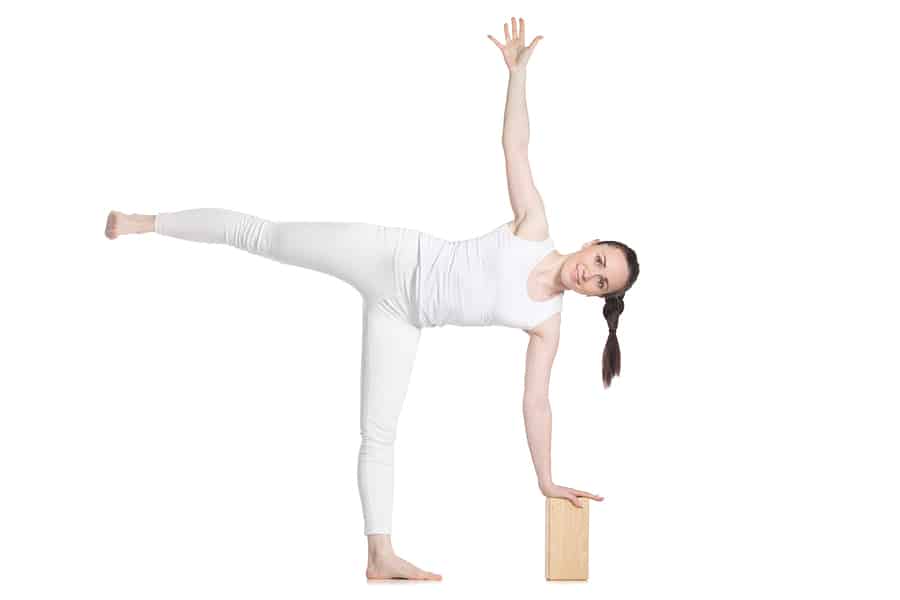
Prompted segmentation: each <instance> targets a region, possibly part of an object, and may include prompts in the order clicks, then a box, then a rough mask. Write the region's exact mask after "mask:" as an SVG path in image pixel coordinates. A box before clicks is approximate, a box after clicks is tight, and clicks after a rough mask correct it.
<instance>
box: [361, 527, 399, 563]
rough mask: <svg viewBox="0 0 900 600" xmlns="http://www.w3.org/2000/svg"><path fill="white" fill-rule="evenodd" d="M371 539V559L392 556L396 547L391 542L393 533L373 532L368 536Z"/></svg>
mask: <svg viewBox="0 0 900 600" xmlns="http://www.w3.org/2000/svg"><path fill="white" fill-rule="evenodd" d="M367 537H368V540H369V559H370V560H371V559H374V558H379V557H382V556H392V555H393V554H394V547H393V545H392V544H391V534H389V533H372V534H369V535H368V536H367Z"/></svg>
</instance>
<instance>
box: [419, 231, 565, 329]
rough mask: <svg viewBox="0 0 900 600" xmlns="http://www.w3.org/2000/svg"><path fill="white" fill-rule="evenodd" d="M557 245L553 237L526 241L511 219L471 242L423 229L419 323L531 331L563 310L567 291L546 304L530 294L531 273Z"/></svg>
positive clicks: (420, 242)
mask: <svg viewBox="0 0 900 600" xmlns="http://www.w3.org/2000/svg"><path fill="white" fill-rule="evenodd" d="M553 249H554V244H553V240H552V239H551V238H549V237H548V238H547V239H545V240H543V241H540V242H535V241H531V240H525V239H522V238H520V237H517V236H516V235H514V234H513V232H512V231H511V230H510V228H509V226H508V224H507V223H504V224H503V225H501V226H499V227H497V228H495V229H493V230H491V231H490V232H488V233H486V234H484V235H482V236H479V237H476V238H471V239H467V240H457V241H450V240H445V239H442V238H439V237H435V236H433V235H430V234H428V233H425V232H419V261H418V266H417V267H416V279H417V283H416V286H415V289H416V302H415V304H416V310H415V311H414V312H415V314H416V315H417V318H418V326H419V327H441V326H443V325H462V326H488V325H500V326H504V327H515V328H518V329H524V330H529V329H532V328H533V327H535V326H537V325H538V324H540V323H541V322H542V321H544V320H546V319H547V318H549V317H550V316H552V315H554V314H556V313H558V312H560V311H561V310H562V297H563V293H562V292H561V293H559V294H557V295H555V296H553V297H551V298H549V299H547V300H544V301H541V302H538V301H536V300H532V299H531V298H530V297H529V296H528V287H527V285H528V275H529V274H530V273H531V270H532V269H533V268H534V267H535V265H537V264H538V263H539V262H540V261H541V259H543V258H544V257H545V256H547V255H548V254H550V252H551V251H552V250H553Z"/></svg>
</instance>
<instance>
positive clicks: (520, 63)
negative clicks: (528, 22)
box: [488, 17, 544, 71]
mask: <svg viewBox="0 0 900 600" xmlns="http://www.w3.org/2000/svg"><path fill="white" fill-rule="evenodd" d="M511 22H512V36H511V37H510V35H509V23H504V24H503V34H504V35H505V36H506V44H501V43H500V42H498V41H497V40H495V39H494V36H492V35H491V34H488V38H489V39H490V40H491V41H492V42H494V43H495V44H496V45H497V47H498V48H500V51H501V52H502V53H503V60H504V61H506V66H507V67H509V70H510V71H517V70H521V69H524V68H525V66H526V65H527V64H528V59H529V58H530V57H531V53H532V52H533V51H534V49H535V47H536V46H537V43H538V41H540V40H542V39H544V36H542V35H539V36H537V37H536V38H534V39H533V40H532V41H531V44H529V45H528V46H526V45H525V19H522V18H521V17H520V18H519V22H518V26H516V18H515V17H513V18H512V19H511Z"/></svg>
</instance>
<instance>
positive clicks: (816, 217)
mask: <svg viewBox="0 0 900 600" xmlns="http://www.w3.org/2000/svg"><path fill="white" fill-rule="evenodd" d="M315 7H316V8H315V9H310V8H305V7H303V5H301V4H300V3H294V2H260V1H255V2H201V1H198V0H183V1H178V2H172V1H160V0H157V1H155V2H152V3H151V2H143V3H137V2H111V1H107V2H99V1H86V2H80V3H69V2H41V1H29V2H24V1H21V2H17V1H12V2H5V3H3V4H2V5H0V86H2V93H0V105H2V110H0V198H2V200H3V215H2V218H3V228H2V235H0V244H2V248H0V251H2V256H3V259H2V261H3V281H4V286H3V287H4V289H5V290H6V292H5V293H4V294H3V296H2V303H3V311H2V315H3V335H2V351H3V355H4V356H3V358H4V360H3V377H2V380H0V386H2V387H0V396H2V400H0V402H2V403H0V486H2V493H0V505H2V506H0V565H2V566H0V570H2V572H0V596H2V597H4V598H16V599H18V598H63V597H65V598H72V597H85V598H87V597H90V598H92V599H99V598H129V599H135V598H160V597H165V598H198V597H215V598H232V597H233V598H251V597H259V598H263V597H264V598H297V597H304V595H305V594H308V593H310V592H312V591H319V593H326V594H329V595H330V594H337V593H344V592H347V593H353V592H354V590H356V593H366V594H384V595H387V594H391V595H393V594H396V593H399V592H398V591H397V590H396V587H395V586H397V585H400V586H405V585H423V586H425V587H420V588H419V589H418V591H419V592H421V593H423V594H428V595H436V596H437V595H448V594H452V593H469V591H470V590H472V591H474V590H478V591H480V592H500V591H507V592H509V593H513V594H527V593H534V594H538V593H539V594H542V595H543V594H546V593H551V594H559V595H564V594H566V595H568V594H571V595H573V596H577V597H587V596H590V597H593V598H596V597H598V596H597V595H598V594H602V597H604V598H650V597H666V596H668V597H671V596H673V595H677V596H684V597H688V596H690V597H692V598H723V597H728V598H751V597H753V598H756V597H760V596H764V597H767V598H796V597H820V598H821V597H839V596H840V597H846V596H849V595H853V596H854V597H864V598H896V597H897V594H898V592H900V585H898V583H897V579H896V572H891V571H890V569H896V567H897V563H898V559H900V550H898V543H897V539H898V536H900V519H898V517H897V508H896V507H897V506H898V502H900V493H898V490H897V459H896V457H897V455H898V450H900V448H898V445H900V444H898V442H897V437H896V431H897V427H898V414H900V411H898V408H897V405H896V401H897V399H898V393H897V392H898V389H897V384H896V383H895V382H894V380H893V374H892V372H891V370H892V368H894V367H895V366H896V363H897V350H896V346H897V333H898V323H897V316H896V315H897V309H896V306H897V300H898V298H897V292H896V289H895V287H894V281H893V280H894V273H895V272H896V268H897V260H898V258H900V256H898V252H897V251H896V242H895V240H894V232H895V230H896V220H892V219H889V218H888V215H889V214H890V213H891V210H892V209H893V208H894V206H893V205H894V204H896V203H897V201H898V199H900V194H898V192H900V183H898V159H900V146H898V134H900V119H898V111H897V107H898V106H900V89H898V66H900V65H898V62H900V61H898V60H897V58H898V56H900V48H898V46H900V42H898V38H897V35H896V32H897V27H898V19H897V14H896V13H895V12H893V11H892V8H893V7H891V3H889V2H864V1H854V2H849V1H845V2H812V1H808V2H801V1H786V0H779V1H761V2H753V3H750V2H745V3H735V2H713V1H707V2H700V1H689V2H679V3H672V2H661V1H657V2H650V1H646V2H628V3H621V2H617V3H612V2H604V3H599V4H590V5H588V4H587V3H582V4H578V5H576V4H574V3H572V4H569V5H566V4H562V5H560V4H558V3H556V4H553V5H551V4H549V3H546V2H543V3H538V2H529V1H522V2H518V3H507V2H486V1H481V2H477V3H476V2H471V3H453V4H449V3H423V2H403V3H400V2H379V3H363V2H352V3H351V2H333V3H319V4H316V5H315ZM512 16H516V17H519V16H521V17H524V18H525V22H526V36H527V38H528V39H527V41H528V42H530V40H531V38H532V37H533V36H535V35H538V34H540V35H543V36H544V40H543V41H542V42H541V43H540V44H539V45H538V47H537V49H536V50H535V54H534V56H533V57H532V60H531V62H530V64H529V73H528V106H529V113H530V118H531V146H530V148H531V152H530V155H531V162H532V168H533V171H534V178H535V182H536V184H537V186H538V189H539V190H540V192H541V194H542V195H543V198H544V201H545V204H546V209H547V214H548V218H549V222H550V228H551V229H550V231H551V236H552V237H553V238H554V240H555V242H556V244H557V249H558V250H559V251H560V252H573V251H575V250H577V249H579V248H580V247H581V244H582V243H583V242H584V241H587V240H590V239H594V238H601V239H617V240H622V241H625V242H626V243H628V244H629V245H631V246H632V247H633V248H634V249H635V250H636V251H637V253H638V257H639V260H640V262H641V267H642V273H641V276H640V278H639V280H638V282H637V284H636V285H635V287H634V288H633V289H632V290H631V291H630V292H629V293H628V294H627V295H626V299H625V303H626V308H625V312H624V313H623V315H622V317H621V320H620V329H619V335H620V340H621V346H622V373H621V377H619V378H617V379H614V381H613V385H612V387H610V388H609V389H608V390H604V389H603V388H602V385H601V375H600V359H601V352H602V348H603V343H604V341H605V339H606V324H605V321H604V320H603V316H602V313H601V307H602V302H599V301H597V300H594V299H587V298H584V297H581V296H577V295H575V294H574V292H572V293H567V295H566V299H565V308H564V316H563V335H562V342H561V347H560V351H559V353H558V355H557V358H556V364H555V367H554V369H553V377H552V380H551V388H550V391H551V403H552V407H553V474H554V479H555V481H556V483H559V484H562V485H568V486H571V487H576V488H581V489H586V490H588V491H591V492H594V493H597V494H600V495H602V496H606V500H604V501H603V502H600V503H597V502H592V503H591V508H590V510H591V514H590V519H591V547H590V552H591V555H590V579H589V580H588V582H586V583H575V584H564V583H547V582H545V581H544V579H543V576H544V571H543V569H544V562H543V561H544V555H543V550H544V546H543V544H544V498H543V496H541V495H540V492H539V491H538V488H537V481H536V478H535V475H534V470H533V467H532V465H531V460H530V456H529V452H528V446H527V442H526V437H525V430H524V425H523V420H522V413H521V393H522V385H523V375H524V362H525V348H526V344H527V336H526V335H525V334H524V333H522V332H521V331H519V330H515V329H506V328H500V327H493V328H462V327H452V326H448V327H444V328H440V329H427V330H425V331H424V332H423V336H422V341H421V345H420V347H419V353H418V355H417V359H416V365H415V370H414V373H413V378H412V381H411V384H410V389H409V395H408V396H407V398H406V402H405V405H404V409H403V413H402V415H401V419H400V424H399V430H398V438H397V443H396V444H397V445H396V487H395V508H394V534H393V538H394V547H395V549H396V550H397V552H398V554H399V555H400V556H402V557H404V558H406V559H408V560H410V561H412V562H413V563H415V564H417V565H419V566H421V567H423V568H425V569H428V570H432V571H435V572H438V573H441V574H442V575H443V576H444V581H443V582H440V583H430V582H429V583H425V584H412V583H408V582H398V583H377V584H367V582H366V580H365V577H364V569H365V563H366V552H365V549H366V547H365V537H364V535H363V534H362V513H361V509H360V504H359V496H358V492H357V489H356V459H357V452H358V449H359V412H358V410H359V395H358V394H359V379H358V377H359V359H360V336H361V325H362V320H361V318H362V315H361V306H362V305H361V299H360V298H359V296H358V295H357V294H356V292H355V291H354V290H353V289H352V288H351V287H349V286H348V285H346V284H344V283H342V282H341V281H339V280H337V279H334V278H330V277H328V276H325V275H322V274H320V273H316V272H312V271H304V270H302V269H297V268H292V267H289V266H286V265H282V264H279V263H274V262H269V261H266V260H264V259H261V258H259V257H256V256H253V255H250V254H246V253H242V252H240V251H238V250H235V249H232V248H228V247H224V246H212V245H203V244H189V243H187V242H183V241H181V240H174V239H169V238H164V237H162V236H157V235H154V234H148V235H141V236H128V237H125V238H121V239H119V240H116V241H109V240H107V239H106V238H105V237H104V236H103V228H104V225H105V219H106V215H107V213H108V211H109V210H110V209H116V210H121V211H125V212H134V213H147V214H151V213H156V212H160V211H172V210H179V209H183V208H192V207H222V208H230V209H233V210H239V211H243V212H249V213H253V214H257V215H259V216H263V217H267V218H271V219H282V220H310V221H316V220H333V221H365V222H371V223H381V224H385V225H392V226H402V227H409V228H415V229H419V230H422V231H427V232H430V233H432V234H434V235H439V236H442V237H445V238H447V239H464V238H468V237H474V236H476V235H480V234H482V233H484V232H486V231H489V230H490V229H492V228H493V227H496V226H497V225H498V224H500V223H502V222H504V221H505V220H508V219H510V218H511V215H512V213H511V209H510V205H509V200H508V198H507V192H506V181H505V173H504V163H503V154H502V148H501V145H500V134H501V128H502V119H503V106H504V100H505V94H506V69H505V66H504V64H503V61H502V58H501V56H500V53H499V51H498V49H497V48H496V47H495V46H494V44H493V43H492V42H491V41H490V40H488V39H487V34H488V33H490V34H492V35H494V36H495V37H500V39H502V37H501V36H502V34H503V22H504V20H509V19H510V17H512ZM535 586H537V587H535ZM560 587H562V588H564V589H559V588H560ZM364 588H365V589H364Z"/></svg>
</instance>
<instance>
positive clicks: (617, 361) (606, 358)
mask: <svg viewBox="0 0 900 600" xmlns="http://www.w3.org/2000/svg"><path fill="white" fill-rule="evenodd" d="M605 299H606V304H604V305H603V316H604V317H606V323H607V325H609V336H608V337H607V338H606V346H605V347H604V348H603V387H604V388H608V387H609V384H610V383H611V382H612V378H613V376H615V375H618V374H619V369H620V367H621V365H622V355H621V353H620V352H619V338H618V337H616V329H618V327H619V315H621V314H622V311H624V310H625V294H622V295H619V296H606V297H605Z"/></svg>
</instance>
